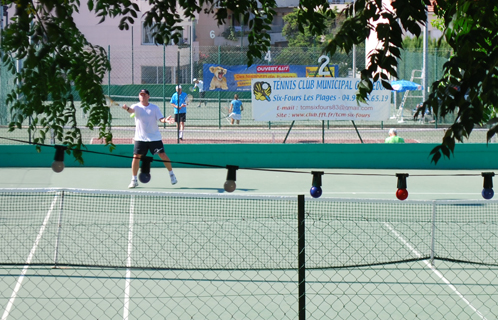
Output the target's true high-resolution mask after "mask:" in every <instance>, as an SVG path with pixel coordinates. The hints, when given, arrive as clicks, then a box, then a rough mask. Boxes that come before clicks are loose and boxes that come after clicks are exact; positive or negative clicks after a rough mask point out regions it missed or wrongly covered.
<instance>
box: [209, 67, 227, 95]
mask: <svg viewBox="0 0 498 320" xmlns="http://www.w3.org/2000/svg"><path fill="white" fill-rule="evenodd" d="M209 71H211V72H212V73H213V74H214V77H213V79H212V80H211V85H210V86H209V90H214V89H216V88H219V89H221V90H228V85H227V78H225V75H226V74H227V69H224V68H222V67H209Z"/></svg>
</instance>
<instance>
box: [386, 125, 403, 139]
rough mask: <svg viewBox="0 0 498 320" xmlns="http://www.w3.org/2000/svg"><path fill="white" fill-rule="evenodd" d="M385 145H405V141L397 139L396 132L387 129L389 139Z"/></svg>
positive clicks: (392, 129)
mask: <svg viewBox="0 0 498 320" xmlns="http://www.w3.org/2000/svg"><path fill="white" fill-rule="evenodd" d="M385 143H405V139H403V138H401V137H398V130H396V129H394V128H391V129H389V137H387V138H386V141H385Z"/></svg>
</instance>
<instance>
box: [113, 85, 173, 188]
mask: <svg viewBox="0 0 498 320" xmlns="http://www.w3.org/2000/svg"><path fill="white" fill-rule="evenodd" d="M149 98H150V93H149V90H147V89H142V90H140V93H139V94H138V100H139V101H140V102H138V103H135V104H133V105H131V106H129V107H128V106H127V105H126V104H123V106H122V108H123V109H124V110H126V111H127V112H128V113H131V114H135V137H134V140H135V146H134V149H133V160H132V161H131V171H132V177H131V182H130V185H129V186H128V188H135V187H137V186H138V181H137V175H138V169H139V168H140V158H141V157H142V156H145V155H147V153H148V152H149V151H150V152H151V153H152V154H153V155H155V154H157V155H158V156H159V158H161V160H163V163H164V166H165V167H166V168H167V169H168V171H169V177H170V179H171V184H176V183H177V180H176V176H175V174H174V172H173V167H172V166H171V161H170V160H169V158H168V156H167V155H166V153H165V152H164V145H163V141H162V137H161V132H160V131H159V126H158V125H157V121H160V122H162V123H173V119H172V118H171V116H168V117H167V118H165V117H164V116H163V114H162V113H161V109H159V107H158V106H157V105H155V104H153V103H150V102H149Z"/></svg>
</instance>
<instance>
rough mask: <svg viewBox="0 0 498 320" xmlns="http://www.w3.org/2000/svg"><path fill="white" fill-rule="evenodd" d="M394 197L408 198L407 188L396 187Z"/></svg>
mask: <svg viewBox="0 0 498 320" xmlns="http://www.w3.org/2000/svg"><path fill="white" fill-rule="evenodd" d="M396 198H398V199H399V200H405V199H406V198H408V190H406V189H398V190H397V191H396Z"/></svg>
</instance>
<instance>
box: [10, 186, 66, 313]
mask: <svg viewBox="0 0 498 320" xmlns="http://www.w3.org/2000/svg"><path fill="white" fill-rule="evenodd" d="M57 198H58V196H57V195H56V196H55V198H54V200H53V201H52V204H51V205H50V209H49V210H48V213H47V215H46V216H45V220H43V224H42V226H41V228H40V231H39V232H38V236H37V237H36V240H35V243H34V244H33V248H31V251H30V252H29V255H28V259H27V260H26V264H25V265H24V268H23V269H22V272H21V275H20V276H19V278H18V279H17V283H16V286H15V288H14V291H13V292H12V295H11V296H10V299H9V302H8V303H7V307H5V310H4V312H3V315H2V320H7V318H8V316H9V314H10V309H12V306H13V305H14V301H15V300H16V297H17V293H18V292H19V290H20V289H21V284H22V282H23V280H24V277H25V276H26V273H27V272H28V269H29V264H30V263H31V260H33V257H34V256H35V252H36V249H37V248H38V244H39V243H40V240H41V238H42V235H43V232H45V228H46V226H47V223H48V220H49V219H50V215H51V214H52V212H53V210H54V206H55V204H56V203H57Z"/></svg>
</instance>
